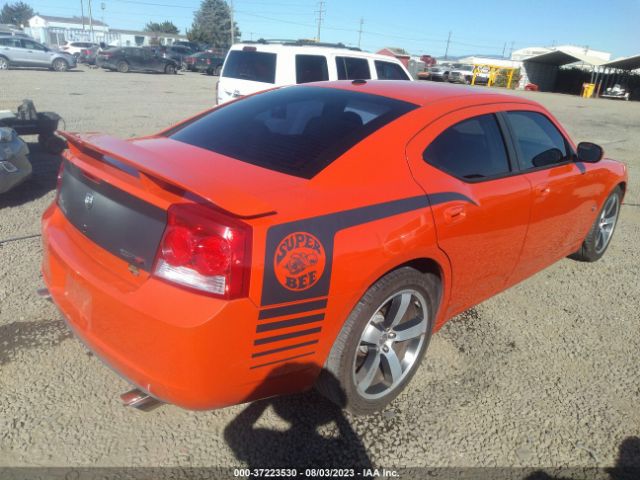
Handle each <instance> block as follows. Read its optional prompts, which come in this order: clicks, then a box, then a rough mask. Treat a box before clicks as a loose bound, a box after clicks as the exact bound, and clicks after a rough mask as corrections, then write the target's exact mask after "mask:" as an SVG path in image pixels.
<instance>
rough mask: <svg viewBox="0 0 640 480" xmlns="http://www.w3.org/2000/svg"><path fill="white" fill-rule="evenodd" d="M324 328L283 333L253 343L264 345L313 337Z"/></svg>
mask: <svg viewBox="0 0 640 480" xmlns="http://www.w3.org/2000/svg"><path fill="white" fill-rule="evenodd" d="M320 330H322V328H320V327H316V328H309V329H307V330H300V331H299V332H291V333H283V334H282V335H275V336H273V337H265V338H258V339H257V340H254V341H253V344H254V345H264V344H265V343H272V342H279V341H280V340H287V339H289V338H296V337H304V336H305V335H313V334H314V333H318V332H319V331H320Z"/></svg>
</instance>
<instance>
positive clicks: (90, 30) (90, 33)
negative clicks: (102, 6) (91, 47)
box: [89, 0, 94, 42]
mask: <svg viewBox="0 0 640 480" xmlns="http://www.w3.org/2000/svg"><path fill="white" fill-rule="evenodd" d="M89 35H90V38H91V41H92V42H93V41H94V38H93V16H92V14H91V0H89Z"/></svg>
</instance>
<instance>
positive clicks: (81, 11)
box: [80, 0, 84, 30]
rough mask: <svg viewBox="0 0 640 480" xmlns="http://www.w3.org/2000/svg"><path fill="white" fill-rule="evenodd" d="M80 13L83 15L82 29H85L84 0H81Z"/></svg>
mask: <svg viewBox="0 0 640 480" xmlns="http://www.w3.org/2000/svg"><path fill="white" fill-rule="evenodd" d="M80 15H81V16H82V30H84V5H82V0H80Z"/></svg>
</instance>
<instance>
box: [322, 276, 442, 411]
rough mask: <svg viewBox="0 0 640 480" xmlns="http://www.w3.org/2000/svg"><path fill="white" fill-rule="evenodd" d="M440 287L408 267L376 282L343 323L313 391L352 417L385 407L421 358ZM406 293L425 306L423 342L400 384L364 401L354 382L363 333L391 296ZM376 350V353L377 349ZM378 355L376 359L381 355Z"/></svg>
mask: <svg viewBox="0 0 640 480" xmlns="http://www.w3.org/2000/svg"><path fill="white" fill-rule="evenodd" d="M439 286H440V280H439V279H438V277H437V276H436V275H434V274H431V273H421V272H419V271H417V270H415V269H413V268H410V267H402V268H399V269H397V270H394V271H392V272H390V273H388V274H387V275H385V276H384V277H382V278H381V279H380V280H378V281H377V282H376V283H375V284H374V285H373V286H371V287H370V288H369V290H367V292H366V293H365V294H364V296H363V297H362V298H361V299H360V301H359V302H358V304H357V305H356V306H355V308H354V309H353V311H352V312H351V314H350V315H349V318H347V321H346V322H345V323H344V325H343V327H342V330H341V331H340V333H339V334H338V337H337V338H336V341H335V343H334V344H333V347H332V349H331V352H330V353H329V357H328V358H327V361H326V363H325V368H324V369H323V371H322V372H321V374H320V376H319V377H318V381H317V383H316V389H317V390H318V391H319V392H320V393H321V394H322V395H324V396H325V397H327V398H328V399H329V400H331V401H332V402H334V403H336V404H337V405H338V406H340V407H342V408H346V409H347V410H348V411H350V412H351V413H353V414H355V415H368V414H371V413H374V412H377V411H380V410H382V409H383V408H384V407H385V406H387V405H388V404H389V402H391V401H392V400H393V399H394V398H395V397H396V396H398V394H399V393H400V392H401V391H402V390H403V389H404V388H405V386H406V385H407V384H408V383H409V381H410V380H411V378H412V377H413V375H414V374H415V372H416V371H417V369H418V367H419V366H420V362H421V361H422V358H423V357H424V354H425V352H426V350H427V347H428V345H429V340H430V338H431V332H432V330H433V321H434V319H435V316H436V309H437V305H438V292H439V291H440V288H439ZM407 290H411V291H415V292H417V293H419V294H420V295H421V296H422V298H423V299H424V302H425V303H426V305H424V306H425V307H426V315H425V318H426V331H425V332H424V333H423V334H422V335H421V336H420V337H418V338H421V337H422V336H423V337H424V339H423V340H422V341H421V342H420V343H419V345H418V346H416V348H417V351H416V352H415V359H416V360H415V361H414V362H413V363H412V364H411V365H410V366H408V367H407V368H406V370H404V371H403V373H402V375H403V376H402V377H401V378H402V380H400V381H399V382H398V384H397V385H396V386H395V387H393V389H391V390H390V391H388V392H386V393H384V391H383V392H381V394H382V393H383V396H381V397H379V398H373V399H372V398H366V397H365V396H363V395H362V394H361V393H360V392H359V391H358V387H357V385H356V380H355V375H356V373H355V372H356V362H357V355H361V352H362V350H361V348H362V347H361V341H362V335H363V332H364V330H365V328H368V327H369V322H370V320H372V318H373V316H374V315H376V314H377V312H378V311H379V310H380V307H382V306H384V305H387V303H386V302H387V301H389V300H390V299H391V298H392V297H394V295H396V294H400V293H401V292H403V291H407ZM412 298H413V297H412ZM415 303H417V302H414V304H415ZM389 305H391V304H390V303H389ZM412 308H413V307H412ZM382 348H384V347H382ZM401 348H402V347H401ZM376 350H377V351H378V352H379V351H380V348H377V349H376ZM365 355H369V353H366V354H365ZM377 355H378V356H379V355H380V353H378V354H377ZM382 355H384V354H382ZM380 365H382V363H380ZM387 365H388V363H387ZM377 369H378V367H376V370H377Z"/></svg>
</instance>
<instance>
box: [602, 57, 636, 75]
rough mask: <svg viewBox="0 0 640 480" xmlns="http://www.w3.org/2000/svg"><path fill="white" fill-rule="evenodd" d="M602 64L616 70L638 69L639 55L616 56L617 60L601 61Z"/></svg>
mask: <svg viewBox="0 0 640 480" xmlns="http://www.w3.org/2000/svg"><path fill="white" fill-rule="evenodd" d="M602 66H603V67H605V68H615V69H616V70H626V71H631V70H638V69H640V55H633V56H631V57H625V58H618V59H617V60H612V61H610V62H607V63H603V64H602Z"/></svg>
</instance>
